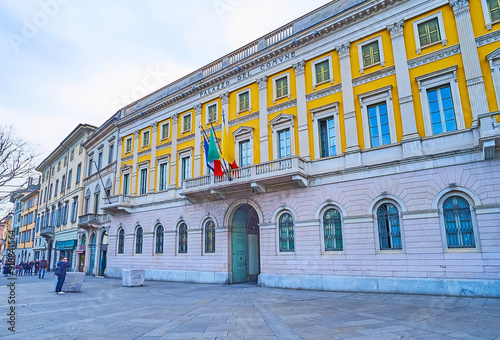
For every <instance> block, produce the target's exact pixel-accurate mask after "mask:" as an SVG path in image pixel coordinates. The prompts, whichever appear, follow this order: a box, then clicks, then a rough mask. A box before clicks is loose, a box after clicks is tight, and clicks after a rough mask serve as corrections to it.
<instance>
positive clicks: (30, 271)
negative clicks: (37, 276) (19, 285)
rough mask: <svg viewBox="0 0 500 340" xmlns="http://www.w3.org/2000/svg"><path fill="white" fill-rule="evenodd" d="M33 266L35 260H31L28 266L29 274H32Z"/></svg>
mask: <svg viewBox="0 0 500 340" xmlns="http://www.w3.org/2000/svg"><path fill="white" fill-rule="evenodd" d="M34 266H35V262H33V261H31V262H30V264H29V267H28V272H29V274H30V275H33V267H34Z"/></svg>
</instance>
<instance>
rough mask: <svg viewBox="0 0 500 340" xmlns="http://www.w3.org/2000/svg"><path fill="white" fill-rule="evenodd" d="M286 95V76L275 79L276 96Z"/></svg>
mask: <svg viewBox="0 0 500 340" xmlns="http://www.w3.org/2000/svg"><path fill="white" fill-rule="evenodd" d="M286 95H288V83H287V77H283V78H281V79H278V80H276V98H280V97H284V96H286Z"/></svg>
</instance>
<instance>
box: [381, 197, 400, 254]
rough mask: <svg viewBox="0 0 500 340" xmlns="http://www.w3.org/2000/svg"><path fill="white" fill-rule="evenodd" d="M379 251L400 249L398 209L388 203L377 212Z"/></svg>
mask: <svg viewBox="0 0 500 340" xmlns="http://www.w3.org/2000/svg"><path fill="white" fill-rule="evenodd" d="M377 220H378V233H379V240H380V250H388V249H390V250H392V249H402V244H401V230H400V224H399V212H398V208H396V206H394V205H393V204H390V203H384V204H382V205H381V206H380V207H379V208H378V210H377Z"/></svg>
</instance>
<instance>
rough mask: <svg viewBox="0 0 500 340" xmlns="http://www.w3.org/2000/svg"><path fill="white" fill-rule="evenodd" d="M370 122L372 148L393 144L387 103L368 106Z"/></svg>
mask: <svg viewBox="0 0 500 340" xmlns="http://www.w3.org/2000/svg"><path fill="white" fill-rule="evenodd" d="M368 121H369V124H370V144H371V146H372V147H376V146H380V145H386V144H391V135H390V132H389V118H388V115H387V104H386V103H385V102H383V103H378V104H375V105H371V106H368Z"/></svg>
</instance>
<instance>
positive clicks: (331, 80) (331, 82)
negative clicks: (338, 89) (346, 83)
mask: <svg viewBox="0 0 500 340" xmlns="http://www.w3.org/2000/svg"><path fill="white" fill-rule="evenodd" d="M327 83H330V84H333V78H330V79H327V80H324V81H322V82H321V83H316V84H313V90H316V88H317V87H318V86H320V85H323V84H327Z"/></svg>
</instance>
